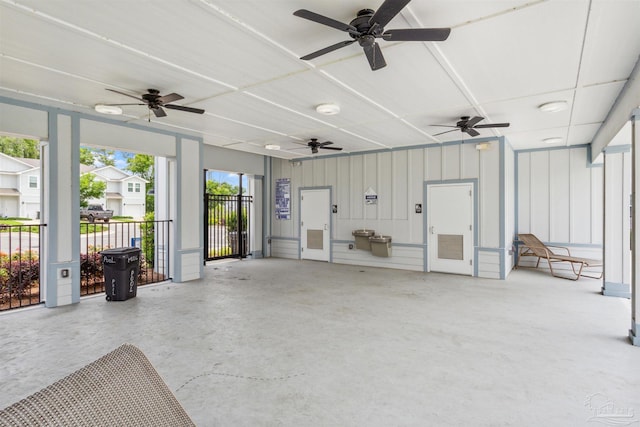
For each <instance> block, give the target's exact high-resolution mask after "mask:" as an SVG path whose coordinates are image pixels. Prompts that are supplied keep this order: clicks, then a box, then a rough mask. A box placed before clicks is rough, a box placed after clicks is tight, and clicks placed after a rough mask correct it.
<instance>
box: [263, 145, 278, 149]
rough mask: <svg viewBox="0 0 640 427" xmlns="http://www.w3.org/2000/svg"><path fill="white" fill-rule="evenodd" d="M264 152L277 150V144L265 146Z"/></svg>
mask: <svg viewBox="0 0 640 427" xmlns="http://www.w3.org/2000/svg"><path fill="white" fill-rule="evenodd" d="M264 148H265V149H266V150H279V149H280V146H279V145H277V144H267V145H265V146H264Z"/></svg>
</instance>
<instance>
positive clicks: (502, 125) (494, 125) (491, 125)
mask: <svg viewBox="0 0 640 427" xmlns="http://www.w3.org/2000/svg"><path fill="white" fill-rule="evenodd" d="M509 125H510V123H487V124H486V125H477V126H474V127H475V128H476V129H482V128H508V127H509Z"/></svg>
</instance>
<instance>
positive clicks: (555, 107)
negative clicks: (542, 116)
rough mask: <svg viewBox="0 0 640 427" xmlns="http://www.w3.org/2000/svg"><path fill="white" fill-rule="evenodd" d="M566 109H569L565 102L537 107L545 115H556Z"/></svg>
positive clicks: (548, 103)
mask: <svg viewBox="0 0 640 427" xmlns="http://www.w3.org/2000/svg"><path fill="white" fill-rule="evenodd" d="M567 108H569V104H567V101H552V102H547V103H545V104H542V105H539V106H538V109H539V110H540V111H543V112H545V113H558V112H560V111H564V110H566V109H567Z"/></svg>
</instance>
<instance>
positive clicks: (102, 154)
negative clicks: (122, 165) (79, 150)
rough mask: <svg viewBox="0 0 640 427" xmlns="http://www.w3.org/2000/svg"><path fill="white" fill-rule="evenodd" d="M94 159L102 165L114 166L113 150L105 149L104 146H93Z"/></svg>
mask: <svg viewBox="0 0 640 427" xmlns="http://www.w3.org/2000/svg"><path fill="white" fill-rule="evenodd" d="M91 151H92V152H93V157H94V159H95V160H96V161H97V162H98V163H100V165H102V166H115V165H116V159H115V158H114V154H115V151H113V150H105V149H104V148H93V149H91Z"/></svg>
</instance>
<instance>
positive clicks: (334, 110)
mask: <svg viewBox="0 0 640 427" xmlns="http://www.w3.org/2000/svg"><path fill="white" fill-rule="evenodd" d="M316 111H317V112H318V113H319V114H323V115H325V116H335V115H336V114H338V113H339V112H340V106H339V105H338V104H320V105H318V106H316Z"/></svg>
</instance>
